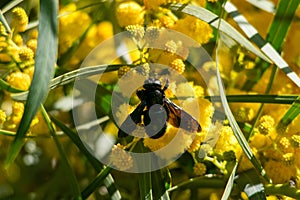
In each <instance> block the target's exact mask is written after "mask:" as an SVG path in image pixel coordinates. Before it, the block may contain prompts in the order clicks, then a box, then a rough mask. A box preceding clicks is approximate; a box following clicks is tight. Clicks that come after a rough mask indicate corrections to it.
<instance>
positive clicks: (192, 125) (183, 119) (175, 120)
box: [164, 98, 201, 132]
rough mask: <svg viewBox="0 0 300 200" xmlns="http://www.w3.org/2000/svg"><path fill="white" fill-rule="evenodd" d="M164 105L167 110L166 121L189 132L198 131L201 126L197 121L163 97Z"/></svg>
mask: <svg viewBox="0 0 300 200" xmlns="http://www.w3.org/2000/svg"><path fill="white" fill-rule="evenodd" d="M164 107H165V108H166V110H167V112H168V116H169V118H168V122H169V123H170V124H171V125H173V126H175V127H180V128H183V129H185V130H187V131H190V132H200V131H201V126H200V124H199V123H198V121H197V120H196V119H195V118H194V117H193V116H191V115H190V114H188V113H187V112H185V111H184V110H183V109H182V108H180V107H179V106H177V105H176V104H175V103H173V102H172V101H171V100H170V99H168V98H165V99H164Z"/></svg>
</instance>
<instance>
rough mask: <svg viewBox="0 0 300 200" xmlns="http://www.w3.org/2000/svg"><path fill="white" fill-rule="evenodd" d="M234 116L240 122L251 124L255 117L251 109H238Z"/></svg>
mask: <svg viewBox="0 0 300 200" xmlns="http://www.w3.org/2000/svg"><path fill="white" fill-rule="evenodd" d="M233 114H234V116H235V119H236V120H237V121H239V122H249V121H251V120H252V119H253V118H254V117H255V113H254V110H253V108H250V107H238V108H237V109H235V110H234V113H233Z"/></svg>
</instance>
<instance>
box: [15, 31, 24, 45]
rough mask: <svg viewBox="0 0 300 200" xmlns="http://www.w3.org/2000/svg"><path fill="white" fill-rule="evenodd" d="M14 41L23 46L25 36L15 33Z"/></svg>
mask: <svg viewBox="0 0 300 200" xmlns="http://www.w3.org/2000/svg"><path fill="white" fill-rule="evenodd" d="M13 41H14V43H15V44H16V45H17V46H22V45H23V38H22V36H21V35H20V34H15V35H14V36H13Z"/></svg>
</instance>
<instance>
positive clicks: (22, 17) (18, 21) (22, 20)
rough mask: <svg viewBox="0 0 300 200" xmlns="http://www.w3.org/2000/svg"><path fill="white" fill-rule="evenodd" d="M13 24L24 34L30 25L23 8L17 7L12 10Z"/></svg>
mask: <svg viewBox="0 0 300 200" xmlns="http://www.w3.org/2000/svg"><path fill="white" fill-rule="evenodd" d="M11 23H12V26H13V27H15V29H16V31H18V32H24V31H25V30H26V27H27V25H28V16H27V14H26V12H25V10H24V9H23V8H21V7H16V8H14V9H13V10H12V20H11Z"/></svg>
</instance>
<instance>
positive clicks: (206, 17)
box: [169, 4, 271, 62]
mask: <svg viewBox="0 0 300 200" xmlns="http://www.w3.org/2000/svg"><path fill="white" fill-rule="evenodd" d="M169 8H170V9H171V10H174V11H180V12H182V13H185V14H188V15H192V16H195V17H197V18H198V19H201V20H203V21H205V22H207V23H209V24H210V25H212V26H213V27H215V28H218V29H219V30H220V31H222V32H224V33H226V34H227V35H228V36H230V37H231V38H232V39H234V40H235V41H236V42H238V43H239V44H240V45H242V46H244V47H245V48H246V49H247V50H249V51H251V52H252V53H254V54H255V55H257V56H258V57H260V58H262V59H263V60H265V61H267V62H271V61H270V60H269V58H267V57H266V56H265V55H264V54H263V53H262V52H261V51H260V50H259V49H257V48H256V47H255V46H254V45H253V44H252V43H251V42H250V41H249V40H248V39H247V38H245V37H244V36H243V35H242V34H240V33H239V31H237V30H236V29H235V28H233V27H232V26H231V25H230V24H229V23H228V22H226V21H225V20H223V19H220V18H219V16H217V15H216V14H214V13H212V12H210V11H209V10H207V9H205V8H203V7H199V6H194V5H190V4H187V5H182V4H171V5H170V6H169ZM220 20H221V21H220Z"/></svg>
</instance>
